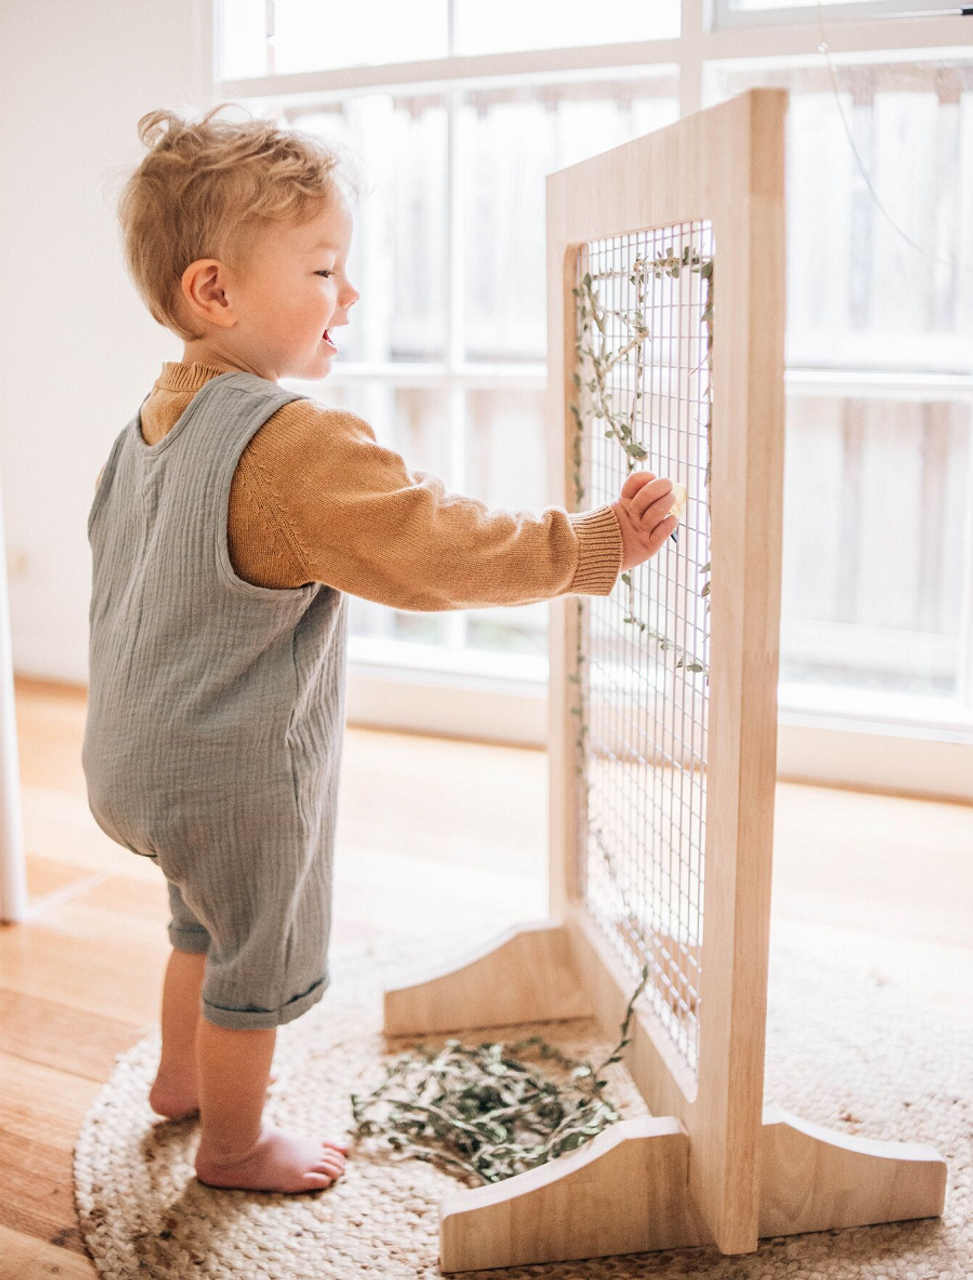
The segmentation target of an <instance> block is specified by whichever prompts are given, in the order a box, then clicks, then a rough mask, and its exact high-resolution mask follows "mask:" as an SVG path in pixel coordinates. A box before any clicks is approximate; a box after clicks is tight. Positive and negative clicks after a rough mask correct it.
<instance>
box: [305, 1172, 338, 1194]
mask: <svg viewBox="0 0 973 1280" xmlns="http://www.w3.org/2000/svg"><path fill="white" fill-rule="evenodd" d="M304 1181H305V1182H306V1183H307V1185H308V1190H309V1191H314V1190H316V1189H317V1188H318V1187H330V1186H331V1182H332V1178H331V1177H330V1175H329V1174H327V1173H318V1172H317V1171H316V1170H313V1169H312V1170H311V1172H310V1173H306V1174H305V1175H304Z"/></svg>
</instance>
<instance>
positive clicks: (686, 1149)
mask: <svg viewBox="0 0 973 1280" xmlns="http://www.w3.org/2000/svg"><path fill="white" fill-rule="evenodd" d="M586 936H587V935H585V934H584V932H583V931H581V932H579V931H578V930H575V931H574V933H572V930H571V929H570V928H568V927H565V926H564V925H561V924H558V923H555V922H553V921H545V922H544V923H542V924H535V925H526V926H523V927H521V928H517V929H512V930H510V931H508V932H507V933H504V934H502V935H501V936H500V937H499V938H498V939H497V940H495V941H494V942H492V943H490V944H489V945H487V946H486V947H484V948H483V949H482V950H480V951H479V952H477V953H476V954H474V955H472V956H470V957H469V958H468V959H467V960H466V961H465V962H464V963H462V964H460V965H454V966H452V967H451V968H449V969H446V970H443V971H442V972H440V973H437V974H433V975H431V976H430V977H429V978H427V980H426V981H423V982H418V983H414V984H411V985H407V986H403V987H398V988H395V989H392V990H388V991H386V992H385V1031H386V1033H387V1034H388V1035H422V1034H425V1033H427V1032H445V1031H449V1032H457V1031H463V1030H469V1029H473V1028H477V1027H495V1026H505V1025H516V1024H519V1023H527V1022H551V1021H561V1020H567V1019H571V1018H584V1017H590V1016H593V1015H596V1016H598V1017H599V1019H600V1021H601V1024H602V1026H603V1027H605V1028H607V1027H608V1026H609V1024H610V1023H612V1022H613V1021H615V1020H616V1015H617V1014H618V1012H619V1007H620V1006H621V1005H622V1004H623V1002H624V998H625V992H624V989H623V986H622V982H621V978H620V977H619V975H618V973H617V972H615V971H614V967H613V964H614V962H613V961H612V960H611V958H610V957H607V958H602V957H601V954H600V952H599V949H598V945H596V944H593V943H591V942H587V943H586V942H585V937H586ZM660 937H661V935H660ZM663 941H666V942H668V941H671V940H663ZM572 942H573V943H574V947H575V949H574V950H572ZM673 946H675V944H674V943H673ZM576 959H577V961H578V968H576V967H575V960H576ZM579 973H583V974H584V983H583V984H582V982H581V980H580V979H579V976H578V974H579ZM589 992H590V993H591V994H589ZM596 1004H597V1006H598V1007H597V1008H595V1005H596ZM651 1026H652V1022H651V1019H650V1018H642V1017H641V1015H637V1016H636V1019H635V1022H634V1024H633V1029H632V1036H633V1039H632V1043H631V1044H630V1046H629V1052H628V1053H627V1054H626V1063H627V1065H628V1066H629V1067H630V1069H631V1072H632V1078H633V1079H634V1080H635V1082H636V1084H637V1085H638V1088H639V1090H640V1092H641V1093H642V1095H643V1097H644V1098H645V1100H646V1103H647V1105H648V1106H649V1107H650V1108H651V1107H652V1105H653V1099H656V1110H662V1109H663V1108H662V1107H660V1106H659V1105H658V1099H659V1098H661V1099H663V1101H664V1105H665V1109H666V1110H674V1111H675V1110H679V1115H678V1116H677V1115H665V1116H643V1117H639V1118H637V1119H633V1120H622V1121H619V1122H618V1123H616V1124H614V1125H611V1126H610V1127H609V1128H608V1129H606V1130H604V1131H603V1132H602V1133H600V1134H599V1135H598V1136H597V1137H596V1138H594V1139H592V1141H590V1142H588V1143H586V1144H585V1145H584V1146H583V1147H581V1148H580V1149H579V1150H577V1151H574V1152H571V1153H570V1154H569V1155H567V1156H562V1157H560V1158H559V1159H557V1160H553V1161H551V1162H549V1163H548V1164H545V1165H541V1166H539V1167H538V1168H536V1169H531V1170H530V1171H528V1172H527V1173H522V1174H519V1175H518V1176H517V1177H514V1178H507V1179H505V1180H504V1181H503V1182H500V1183H491V1184H489V1185H487V1186H484V1187H475V1188H471V1189H468V1190H461V1191H457V1192H456V1193H453V1194H450V1195H447V1196H446V1197H445V1198H444V1199H443V1200H442V1202H441V1205H440V1266H441V1268H442V1270H443V1271H446V1272H452V1271H475V1270H482V1269H488V1268H491V1267H512V1266H526V1265H530V1264H531V1263H535V1262H557V1261H567V1260H569V1259H582V1258H595V1257H604V1256H606V1255H610V1254H617V1253H641V1252H649V1251H653V1250H658V1249H680V1248H689V1247H693V1246H697V1245H712V1244H713V1243H715V1238H714V1235H713V1233H712V1231H711V1230H710V1227H709V1224H708V1223H707V1221H706V1219H705V1217H704V1215H703V1214H702V1212H701V1210H700V1205H699V1203H698V1201H697V1199H696V1198H695V1195H694V1193H693V1191H692V1190H691V1187H692V1186H695V1182H696V1180H695V1179H694V1177H693V1176H691V1175H693V1174H696V1173H698V1172H699V1165H698V1164H691V1162H692V1161H694V1160H696V1161H698V1160H699V1158H700V1157H699V1148H698V1147H696V1146H694V1145H693V1144H694V1143H695V1142H696V1139H695V1138H694V1137H693V1136H692V1135H693V1134H694V1133H695V1129H694V1125H697V1124H698V1120H699V1112H698V1111H697V1110H696V1103H695V1101H694V1099H693V1098H690V1097H688V1095H687V1091H685V1090H681V1089H676V1088H675V1087H674V1086H673V1085H672V1084H671V1083H670V1084H669V1085H660V1081H662V1078H663V1073H664V1071H665V1069H666V1066H667V1065H668V1064H666V1063H665V1061H664V1059H663V1057H662V1056H661V1055H660V1054H659V1053H658V1052H657V1048H656V1044H655V1041H654V1039H653V1035H652V1031H651ZM677 1104H678V1105H677ZM680 1108H681V1109H680ZM762 1119H763V1123H762V1128H761V1130H760V1133H759V1135H758V1139H757V1141H758V1147H759V1150H758V1161H757V1166H756V1168H757V1171H758V1173H759V1184H758V1185H759V1188H760V1197H759V1223H758V1231H757V1234H758V1235H759V1236H760V1237H764V1238H765V1237H768V1236H781V1235H795V1234H798V1233H801V1232H806V1231H825V1230H829V1229H833V1228H838V1229H841V1228H845V1227H854V1226H866V1225H869V1224H872V1223H879V1222H898V1221H901V1220H904V1219H911V1218H934V1217H938V1216H940V1215H941V1214H942V1211H943V1207H944V1204H945V1197H946V1172H947V1169H946V1162H945V1161H944V1160H943V1159H942V1157H941V1156H940V1155H939V1153H938V1152H937V1151H936V1150H935V1148H933V1147H930V1146H926V1145H924V1144H921V1143H893V1142H877V1141H875V1140H873V1139H866V1138H859V1137H855V1136H850V1135H846V1134H843V1133H839V1132H837V1131H834V1130H830V1129H825V1128H823V1127H822V1126H820V1125H815V1124H810V1123H809V1122H807V1121H804V1120H801V1119H800V1118H799V1117H797V1116H793V1115H790V1114H789V1113H787V1112H785V1111H783V1110H781V1108H780V1107H776V1106H772V1107H765V1108H764V1110H763V1117H762ZM694 1152H695V1153H696V1154H695V1155H694ZM753 1239H754V1236H753V1234H752V1233H751V1234H750V1237H749V1240H750V1241H752V1240H753ZM746 1247H750V1244H749V1243H748V1245H747V1246H746ZM731 1251H732V1252H739V1251H740V1250H739V1249H733V1250H729V1249H727V1248H726V1247H725V1246H724V1252H731ZM744 1251H745V1250H744Z"/></svg>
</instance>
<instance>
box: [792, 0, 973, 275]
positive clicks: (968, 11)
mask: <svg viewBox="0 0 973 1280" xmlns="http://www.w3.org/2000/svg"><path fill="white" fill-rule="evenodd" d="M817 6H818V23H819V25H820V27H821V43H820V44H819V45H818V50H819V51H820V52H821V53H823V54H824V56H825V58H826V59H827V62H828V72H829V73H830V75H831V86H832V89H833V90H834V99H835V102H836V104H837V106H838V114H839V115H840V116H841V123H842V125H844V129H845V133H846V134H847V135H848V144H849V146H850V147H851V149H852V151H853V152H854V154H855V160H856V161H857V162H858V168H859V170H860V171H861V175H862V177H863V178H864V179H865V182H866V184H867V186H868V189H869V191H870V192H871V193H872V199H873V200H874V201H875V203H876V204H877V205H878V207H879V210H880V211H881V212H882V214H883V215H884V216H885V218H886V219H887V221H888V222H889V224H890V225H891V227H892V228H893V230H895V231H897V232H898V234H899V235H900V236H901V237H902V239H903V240H905V241H906V242H907V243H908V244H910V245H912V247H913V249H918V251H919V252H920V253H921V254H922V255H923V256H924V257H926V258H928V259H929V260H930V261H931V262H941V263H943V264H944V265H945V266H947V267H950V268H952V269H953V270H957V271H973V266H969V265H967V264H966V263H963V262H959V261H951V260H950V259H948V258H940V257H938V256H937V255H936V254H934V253H930V252H929V250H928V249H924V248H923V247H922V245H921V244H917V243H916V241H915V240H913V239H912V237H911V236H909V235H907V234H906V233H905V232H904V231H903V230H902V228H901V227H900V226H899V225H898V223H897V222H896V221H895V219H894V218H893V217H892V215H891V214H890V213H889V212H888V210H887V209H886V208H885V206H884V205H883V204H882V202H881V200H879V198H878V194H877V193H876V191H875V188H874V187H873V186H872V180H871V178H870V177H869V176H868V171H867V170H866V168H865V165H864V163H863V162H862V158H861V156H860V155H859V154H858V148H857V147H856V146H855V140H854V138H853V137H852V134H851V129H850V128H849V127H848V121H847V120H846V119H845V113H844V111H843V110H842V107H841V96H840V94H839V92H838V81H837V78H836V76H835V73H834V64H833V63H832V61H831V54H830V53H829V52H828V41H827V33H826V32H825V29H824V9H823V6H822V3H821V0H817ZM955 12H956V13H961V14H963V15H964V16H965V17H973V6H964V7H963V8H962V9H957V10H955Z"/></svg>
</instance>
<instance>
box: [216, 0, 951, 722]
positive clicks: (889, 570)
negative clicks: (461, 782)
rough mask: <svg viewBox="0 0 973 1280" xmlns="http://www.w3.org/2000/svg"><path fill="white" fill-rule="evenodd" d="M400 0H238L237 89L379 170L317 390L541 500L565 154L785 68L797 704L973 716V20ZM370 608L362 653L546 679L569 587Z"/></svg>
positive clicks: (791, 634)
mask: <svg viewBox="0 0 973 1280" xmlns="http://www.w3.org/2000/svg"><path fill="white" fill-rule="evenodd" d="M375 8H376V7H375V6H368V7H366V8H359V9H358V10H355V9H346V10H345V11H344V13H343V16H341V18H340V20H339V19H338V18H333V17H332V11H330V10H328V11H327V15H328V16H327V21H324V19H322V18H321V17H319V16H317V15H319V14H324V13H325V12H326V11H324V10H321V8H320V6H319V5H317V4H312V3H309V2H306V0H277V3H276V4H273V3H270V4H268V3H266V0H259V2H258V0H253V2H251V0H232V3H226V2H224V3H223V4H222V5H221V6H220V10H219V14H220V17H219V20H218V24H217V30H218V37H217V44H218V47H219V48H221V49H222V64H221V65H222V67H223V72H222V75H223V80H222V81H221V82H220V83H219V84H218V85H217V86H216V87H215V89H216V92H218V93H219V94H220V95H221V97H222V98H227V99H234V98H236V99H238V100H240V101H243V102H245V104H246V105H247V106H248V107H249V109H251V110H253V111H255V112H259V113H262V114H270V115H276V116H277V117H279V118H280V119H281V121H282V122H288V123H291V124H293V125H296V126H297V127H300V128H303V129H307V130H309V131H312V132H319V133H320V134H321V135H322V136H323V137H325V138H327V139H329V140H332V141H334V142H337V143H339V144H340V145H342V146H345V147H347V148H348V149H349V150H350V151H351V152H352V153H353V154H354V155H355V156H357V157H360V159H361V164H362V167H363V169H364V173H365V176H366V178H367V179H368V180H369V186H370V194H369V195H368V197H367V198H366V199H364V200H363V201H362V202H361V204H360V207H359V209H358V211H357V216H356V230H355V239H354V241H353V245H352V253H351V259H350V262H349V271H350V274H351V276H352V279H353V280H354V281H355V282H356V284H357V286H358V288H359V290H360V292H361V299H360V301H359V302H358V304H357V305H356V307H355V313H354V315H355V321H356V323H353V324H352V325H350V326H349V327H348V328H347V329H344V330H342V336H343V338H344V343H343V344H342V353H341V356H340V357H339V359H338V360H337V361H336V362H335V365H334V368H333V371H332V373H331V376H330V377H329V378H328V379H327V380H326V382H324V383H323V384H320V385H314V386H311V387H310V390H311V394H313V395H315V396H316V398H318V399H320V400H322V401H324V402H325V403H332V404H344V405H347V406H348V407H349V408H351V409H353V410H354V411H355V412H357V413H360V414H361V416H362V417H364V418H366V419H367V420H368V421H369V422H371V423H372V425H373V427H374V428H375V431H376V434H377V436H378V438H379V440H380V441H381V442H382V443H385V444H388V445H389V446H390V447H393V448H396V449H398V450H399V451H400V452H401V453H402V454H403V456H405V457H406V458H407V459H408V461H409V463H410V465H412V466H414V467H416V468H418V469H421V470H427V471H432V472H434V473H436V474H437V475H439V476H440V477H441V478H442V479H443V481H444V483H445V484H446V485H447V488H449V489H450V490H455V491H459V492H464V493H468V494H470V495H471V496H474V497H478V498H480V499H481V500H483V501H484V502H486V503H487V504H488V505H490V506H502V507H505V508H507V509H509V510H518V509H530V510H532V511H534V512H536V513H539V512H540V511H541V510H542V509H543V508H544V507H545V506H547V505H549V497H548V490H547V485H546V470H545V468H546V463H545V445H544V433H545V426H544V422H543V414H544V398H543V392H544V389H545V385H546V376H545V358H546V315H545V305H546V304H545V279H544V177H545V175H546V174H547V173H549V172H551V171H553V170H555V169H558V168H561V167H564V166H566V165H569V164H572V163H574V162H575V161H577V160H580V159H583V158H585V157H587V156H589V155H592V154H595V153H597V152H599V151H603V150H606V149H607V148H609V147H612V146H616V145H618V144H620V143H622V142H625V141H627V140H628V139H630V138H632V137H636V136H638V135H640V134H642V133H645V132H648V131H650V130H652V129H656V128H659V127H661V126H664V125H666V124H668V123H670V122H672V121H674V120H676V119H678V118H679V117H680V116H681V115H686V114H688V113H690V112H692V111H694V110H697V109H699V108H700V107H702V106H708V105H711V104H712V103H715V102H717V101H720V100H721V99H723V98H726V97H730V96H732V95H734V94H737V93H740V92H742V91H743V90H745V89H746V88H749V87H751V86H753V85H782V86H786V87H787V88H788V89H789V91H790V94H791V99H790V110H789V114H788V175H787V177H788V214H787V217H788V224H787V234H788V246H789V253H788V314H787V335H786V338H787V345H786V365H787V374H786V378H787V420H786V432H787V438H786V442H785V459H786V461H785V530H784V581H783V597H782V614H783V616H782V640H781V707H782V710H785V709H790V710H791V711H793V712H794V713H795V714H796V713H802V714H804V715H807V716H817V717H818V721H817V722H819V723H822V724H823V723H825V722H826V721H828V718H829V717H831V719H832V720H833V721H834V722H837V721H838V719H840V718H841V717H847V716H848V715H849V714H850V713H851V711H854V712H856V713H857V714H860V716H861V717H863V718H866V719H867V718H871V719H872V720H874V722H875V723H877V724H879V725H881V724H882V723H889V722H891V721H892V720H897V722H899V723H909V724H915V725H923V726H926V727H928V728H930V729H936V728H942V727H943V726H946V725H949V726H952V727H953V728H963V729H964V730H966V731H969V733H970V734H971V735H973V556H971V551H973V498H971V495H973V450H971V448H970V432H971V430H973V56H971V54H970V49H969V39H970V35H971V33H973V19H969V20H968V19H964V18H963V17H960V16H957V14H958V8H959V6H957V8H956V9H953V10H950V11H948V12H946V13H945V14H941V13H937V12H935V11H937V10H943V9H947V6H946V5H944V4H939V3H937V4H935V5H933V6H930V5H929V3H928V0H874V2H873V0H827V3H823V4H822V5H820V6H819V5H811V6H808V5H807V4H804V5H797V4H796V3H792V2H791V0H773V3H771V0H682V3H681V4H678V3H661V2H659V3H653V4H652V5H632V4H631V3H617V4H614V3H604V4H601V5H599V6H597V7H593V6H591V5H589V4H586V3H580V2H578V3H572V4H559V5H558V9H557V11H558V21H557V23H556V24H553V23H550V22H547V21H545V22H544V23H536V24H535V25H531V24H532V23H533V21H534V20H533V18H532V16H531V15H533V14H535V13H536V12H538V11H539V10H540V8H541V6H536V7H532V6H526V7H525V6H523V5H519V6H517V8H516V10H515V11H514V6H513V3H512V0H504V2H503V3H502V4H499V5H498V4H493V5H491V6H488V7H484V6H482V5H480V4H476V3H473V0H441V3H437V2H434V0H430V3H429V4H428V5H424V6H421V9H422V14H421V21H419V20H418V19H417V18H416V13H415V10H414V9H413V10H409V11H408V20H400V15H401V14H402V12H403V11H402V10H401V8H396V9H392V8H391V5H389V9H388V15H387V19H386V20H384V21H382V22H378V21H375ZM508 9H510V10H511V12H510V13H507V10H508ZM922 10H930V12H929V13H928V14H926V15H923V14H922V13H921V12H920V11H922ZM917 14H918V15H919V16H916V15H917ZM822 24H823V30H824V37H825V38H824V40H823V41H822ZM380 29H381V30H380ZM383 33H384V34H383ZM681 33H682V34H681ZM832 77H833V79H832ZM856 152H857V157H856V154H855V153H856ZM866 175H867V177H866ZM880 204H881V206H883V207H884V212H883V211H882V209H880V208H879V205H880ZM893 223H894V224H895V225H894V226H893ZM910 241H911V242H912V243H910ZM916 246H918V247H916ZM302 389H305V390H306V389H308V387H307V384H304V385H303V387H302ZM514 459H516V461H514ZM351 621H352V628H351V629H352V642H351V656H352V658H353V659H354V657H355V652H356V650H355V646H356V644H357V645H359V650H358V651H359V652H360V653H362V654H364V653H365V652H366V650H367V655H368V658H369V660H373V661H376V662H382V661H386V662H388V663H389V664H395V663H396V662H398V664H399V666H400V667H406V666H408V665H409V664H410V663H411V662H412V661H413V660H415V662H416V664H417V666H420V665H421V666H424V668H425V670H426V672H427V674H428V672H429V671H433V670H436V669H437V664H438V668H439V669H441V670H442V671H444V672H445V671H447V670H448V671H450V672H452V673H454V674H455V673H462V672H464V671H467V672H473V671H477V672H479V673H485V672H489V671H494V672H500V671H501V670H502V671H503V673H504V675H505V678H507V679H508V680H509V678H510V677H511V676H512V675H517V674H520V675H521V676H522V678H523V679H524V680H525V681H528V682H529V681H531V680H533V681H534V686H533V687H535V688H536V689H537V690H538V692H539V693H540V692H542V689H543V680H542V676H543V672H544V669H545V667H546V663H545V657H546V606H545V605H530V606H524V607H521V608H513V609H493V610H490V609H484V610H476V611H465V610H462V611H449V612H446V613H441V614H422V613H413V612H403V611H393V610H386V609H383V608H382V607H381V606H378V605H372V604H370V603H369V602H366V601H357V600H356V601H354V602H353V605H352V613H351ZM415 655H419V657H414V656H415ZM491 663H492V664H493V665H491ZM498 688H499V685H498ZM494 701H497V700H496V699H494ZM501 701H502V698H501ZM537 706H538V711H537V715H536V718H535V721H534V723H535V725H536V732H534V733H533V734H531V735H529V737H531V738H532V740H534V741H538V742H540V741H543V738H544V721H543V708H542V704H541V703H540V701H538V704H537ZM519 723H521V724H522V723H523V721H522V720H521V721H520V722H519ZM424 727H435V726H433V725H429V724H426V725H424ZM470 731H471V732H472V733H474V734H475V733H476V732H477V729H476V727H475V726H472V725H471V726H470ZM482 736H487V737H489V736H497V734H496V733H493V734H492V735H491V733H490V732H488V731H486V730H484V731H482ZM501 736H502V735H501Z"/></svg>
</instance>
